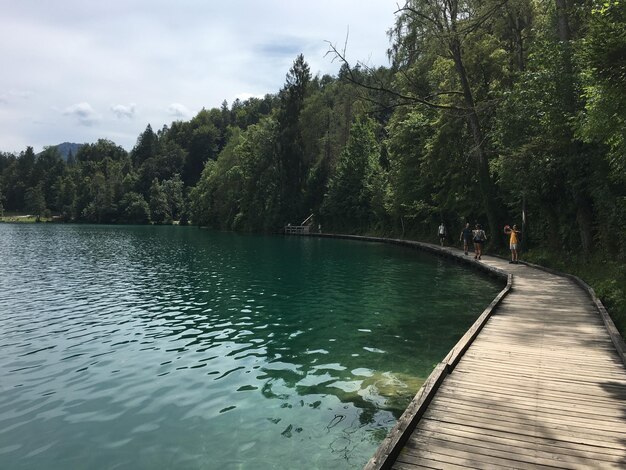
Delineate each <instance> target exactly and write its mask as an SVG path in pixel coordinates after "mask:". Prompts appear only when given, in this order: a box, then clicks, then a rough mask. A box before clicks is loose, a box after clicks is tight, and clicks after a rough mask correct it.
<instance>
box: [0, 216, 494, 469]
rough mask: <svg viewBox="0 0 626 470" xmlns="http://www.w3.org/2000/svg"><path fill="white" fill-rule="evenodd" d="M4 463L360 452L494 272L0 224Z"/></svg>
mask: <svg viewBox="0 0 626 470" xmlns="http://www.w3.org/2000/svg"><path fill="white" fill-rule="evenodd" d="M0 256H1V260H2V262H1V265H0V377H1V379H0V468H3V469H4V468H6V469H43V468H45V469H52V470H56V469H157V468H158V469H162V468H171V469H315V468H320V469H329V468H333V469H353V468H361V467H362V466H363V465H364V464H365V463H366V462H367V460H368V459H369V457H370V456H371V455H372V454H373V453H374V452H375V450H376V448H377V446H378V444H379V443H380V441H381V440H382V439H383V438H384V436H385V434H386V433H387V431H388V430H390V429H391V428H392V427H393V425H394V424H395V421H396V419H397V418H398V417H399V416H400V415H401V414H402V412H403V410H404V408H405V407H406V405H407V404H408V402H409V401H410V400H411V398H412V397H413V395H414V394H415V393H416V392H417V390H418V389H419V387H420V386H421V384H422V382H423V380H424V379H425V378H426V377H427V376H428V374H429V373H430V371H431V370H432V368H433V366H434V365H435V364H436V363H437V362H439V361H440V360H441V359H442V358H443V357H444V356H445V355H446V354H447V352H448V351H449V350H450V348H451V347H452V346H453V345H454V344H455V342H456V341H457V340H458V339H459V338H460V337H461V336H462V335H463V333H464V332H465V331H466V330H467V328H468V327H469V326H470V325H471V324H472V323H473V321H474V320H475V319H476V318H477V317H478V316H479V315H480V313H481V312H482V310H483V309H484V308H485V307H486V306H487V305H488V304H489V302H490V301H491V300H492V299H493V298H494V297H495V295H496V294H497V292H498V291H499V290H500V289H501V286H500V285H499V284H497V283H495V282H493V280H491V279H488V278H485V277H483V276H482V275H479V274H478V273H476V272H474V271H471V270H468V269H466V268H463V267H461V266H458V265H455V264H450V263H449V262H446V261H444V260H441V259H438V258H435V257H432V256H430V255H426V254H422V253H419V252H417V251H414V250H410V249H406V248H401V247H396V246H390V245H385V244H376V243H363V242H355V241H346V240H330V239H315V238H299V237H292V238H283V237H280V236H260V235H237V234H224V233H215V232H210V231H207V230H200V229H197V228H193V227H148V226H146V227H124V226H88V225H85V226H81V225H40V224H24V225H9V224H0Z"/></svg>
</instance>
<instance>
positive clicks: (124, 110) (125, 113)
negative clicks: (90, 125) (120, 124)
mask: <svg viewBox="0 0 626 470" xmlns="http://www.w3.org/2000/svg"><path fill="white" fill-rule="evenodd" d="M135 110H136V105H135V103H131V104H129V105H128V106H125V105H123V104H116V105H114V106H111V111H113V114H115V116H116V117H117V118H118V119H123V118H127V119H132V118H133V117H135Z"/></svg>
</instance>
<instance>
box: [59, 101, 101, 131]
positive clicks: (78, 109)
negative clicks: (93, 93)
mask: <svg viewBox="0 0 626 470" xmlns="http://www.w3.org/2000/svg"><path fill="white" fill-rule="evenodd" d="M63 114H65V115H66V116H72V117H74V118H76V120H78V122H79V123H80V124H82V125H83V126H91V125H93V124H95V123H96V122H98V121H99V120H100V115H99V114H98V113H96V112H95V111H94V109H93V108H92V107H91V105H90V104H89V103H85V102H84V101H83V102H82V103H76V104H73V105H72V106H68V107H67V108H65V110H64V111H63Z"/></svg>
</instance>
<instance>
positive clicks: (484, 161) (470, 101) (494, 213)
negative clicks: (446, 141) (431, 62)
mask: <svg viewBox="0 0 626 470" xmlns="http://www.w3.org/2000/svg"><path fill="white" fill-rule="evenodd" d="M450 51H451V52H452V57H453V60H454V66H455V69H456V71H457V73H458V75H459V80H460V81H461V88H462V89H463V99H464V101H465V106H466V107H467V108H468V111H467V119H468V124H469V127H470V130H471V132H472V138H473V140H474V147H475V148H474V155H475V159H476V164H477V170H478V185H479V188H480V193H481V196H482V202H483V209H484V210H485V213H486V214H487V220H488V223H489V230H490V232H491V235H492V236H491V240H492V243H494V244H495V245H496V246H501V245H502V240H501V239H500V237H498V236H496V234H497V233H498V232H499V229H498V227H499V226H500V224H499V223H498V210H497V203H496V200H495V191H494V187H493V181H492V180H491V175H490V173H489V160H488V157H487V155H486V152H485V149H484V146H483V141H484V135H483V131H482V127H481V125H480V120H479V118H478V113H476V107H475V105H474V96H473V94H472V89H471V87H470V84H469V80H468V78H467V71H466V70H465V65H464V64H463V54H462V52H461V45H460V42H459V40H458V38H454V39H452V41H451V43H450Z"/></svg>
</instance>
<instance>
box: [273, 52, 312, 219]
mask: <svg viewBox="0 0 626 470" xmlns="http://www.w3.org/2000/svg"><path fill="white" fill-rule="evenodd" d="M310 81H311V72H310V70H309V65H308V64H307V63H306V61H305V60H304V56H303V55H302V54H300V55H298V57H296V60H295V61H294V63H293V66H292V67H291V69H289V73H288V74H287V78H286V83H285V86H284V87H283V89H282V90H281V92H280V95H279V96H280V99H281V103H280V108H279V112H278V132H279V135H278V145H279V147H278V156H279V170H280V201H281V207H282V209H281V212H282V213H283V215H284V217H285V218H286V219H287V220H293V221H295V220H298V219H299V218H302V217H303V215H304V213H305V212H306V209H304V212H303V207H302V200H303V198H302V187H303V183H304V179H305V177H306V174H307V172H308V168H307V165H306V161H307V160H309V159H308V158H307V156H305V153H304V152H305V147H304V142H303V136H302V125H301V122H300V115H301V113H302V110H303V108H304V100H305V98H306V97H307V94H308V87H309V82H310ZM309 161H310V160H309Z"/></svg>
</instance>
